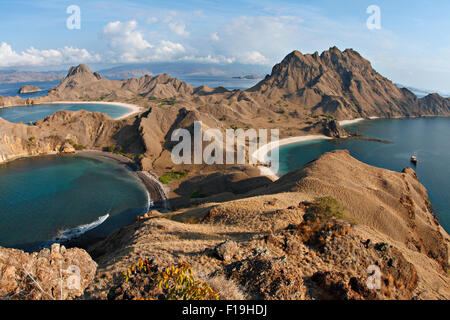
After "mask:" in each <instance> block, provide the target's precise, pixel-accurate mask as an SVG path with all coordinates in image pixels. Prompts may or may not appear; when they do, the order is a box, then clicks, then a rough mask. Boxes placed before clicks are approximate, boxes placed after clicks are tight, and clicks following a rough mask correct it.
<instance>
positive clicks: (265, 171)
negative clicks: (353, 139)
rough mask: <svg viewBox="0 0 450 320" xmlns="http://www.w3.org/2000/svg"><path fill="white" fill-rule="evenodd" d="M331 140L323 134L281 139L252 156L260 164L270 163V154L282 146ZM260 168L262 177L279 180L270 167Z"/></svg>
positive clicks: (263, 147)
mask: <svg viewBox="0 0 450 320" xmlns="http://www.w3.org/2000/svg"><path fill="white" fill-rule="evenodd" d="M330 139H332V138H330V137H327V136H325V135H321V134H317V135H307V136H297V137H289V138H285V139H281V140H279V141H275V142H270V143H268V144H266V145H264V146H262V147H261V148H259V149H258V150H256V151H255V152H254V153H253V154H252V157H253V159H255V160H257V161H259V162H262V163H267V162H268V159H267V156H268V154H269V152H271V151H272V150H274V149H277V148H279V147H281V146H286V145H290V144H295V143H300V142H307V141H316V140H330ZM258 168H259V170H260V173H261V175H262V176H266V177H269V178H271V179H273V180H277V179H278V178H279V176H278V175H277V173H276V172H274V171H273V170H272V169H271V168H270V167H265V166H259V167H258Z"/></svg>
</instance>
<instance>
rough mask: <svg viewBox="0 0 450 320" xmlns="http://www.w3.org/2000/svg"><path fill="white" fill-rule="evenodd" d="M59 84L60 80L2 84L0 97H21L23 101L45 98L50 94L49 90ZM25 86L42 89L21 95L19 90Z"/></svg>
mask: <svg viewBox="0 0 450 320" xmlns="http://www.w3.org/2000/svg"><path fill="white" fill-rule="evenodd" d="M58 84H59V80H56V81H42V82H38V81H31V82H21V83H2V84H0V96H4V97H16V96H18V97H21V98H23V99H27V98H38V97H44V96H46V95H47V94H48V92H49V90H50V89H51V88H53V87H55V86H57V85H58ZM24 85H33V86H36V87H38V88H39V89H41V90H42V91H39V92H32V93H22V94H19V89H20V88H21V87H22V86H24Z"/></svg>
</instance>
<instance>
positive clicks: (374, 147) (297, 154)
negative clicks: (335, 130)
mask: <svg viewBox="0 0 450 320" xmlns="http://www.w3.org/2000/svg"><path fill="white" fill-rule="evenodd" d="M346 129H347V130H348V131H349V132H355V131H356V130H357V131H358V132H359V133H360V134H363V135H364V136H367V137H371V138H378V139H383V140H389V141H391V142H392V143H390V144H384V143H380V142H370V141H364V140H348V141H345V140H344V141H340V142H334V141H327V140H320V141H313V142H307V143H298V144H293V145H288V146H282V147H281V148H280V170H279V174H285V173H287V172H289V171H291V170H294V169H297V168H300V167H301V166H303V165H304V164H306V163H307V162H309V161H311V160H314V159H316V158H318V157H319V156H321V155H322V154H324V153H325V152H328V151H332V150H336V149H347V150H349V151H350V153H351V154H352V156H353V157H355V158H356V159H358V160H360V161H363V162H365V163H368V164H370V165H373V166H376V167H380V168H386V169H390V170H394V171H401V170H402V169H404V168H406V167H411V166H412V167H413V168H414V169H415V170H416V172H417V175H418V177H419V179H420V181H421V183H422V184H424V185H425V187H426V188H427V189H428V193H429V196H430V200H431V202H432V204H433V208H434V211H435V213H436V214H437V215H438V216H439V218H440V222H441V224H442V226H443V227H444V228H445V229H446V230H447V232H450V118H421V119H398V120H388V119H379V120H369V121H363V122H360V123H358V124H354V125H350V126H347V127H346ZM414 153H416V154H417V156H418V159H419V163H418V165H417V167H415V166H413V165H412V164H411V163H410V157H411V155H412V154H414Z"/></svg>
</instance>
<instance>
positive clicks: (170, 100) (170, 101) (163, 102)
mask: <svg viewBox="0 0 450 320" xmlns="http://www.w3.org/2000/svg"><path fill="white" fill-rule="evenodd" d="M175 103H177V99H175V98H174V97H172V98H165V99H161V101H160V105H161V106H164V105H170V106H171V105H174V104H175Z"/></svg>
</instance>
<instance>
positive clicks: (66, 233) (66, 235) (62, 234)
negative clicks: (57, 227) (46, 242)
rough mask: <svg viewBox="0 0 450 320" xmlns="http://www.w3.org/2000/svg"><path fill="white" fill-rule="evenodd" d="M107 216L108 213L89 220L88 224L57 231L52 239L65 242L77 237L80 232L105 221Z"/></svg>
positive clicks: (82, 232) (84, 231)
mask: <svg viewBox="0 0 450 320" xmlns="http://www.w3.org/2000/svg"><path fill="white" fill-rule="evenodd" d="M108 218H109V214H106V215H104V216H101V217H99V218H98V219H97V220H95V221H94V222H91V223H88V224H83V225H81V226H78V227H75V228H72V229H67V230H61V231H58V234H57V235H56V237H55V238H54V239H52V241H54V242H66V241H69V240H72V239H74V238H78V237H80V236H81V235H82V234H84V233H86V232H88V231H89V230H92V229H94V228H96V227H98V226H99V225H101V224H102V223H103V222H105V221H106V220H107V219H108Z"/></svg>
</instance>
